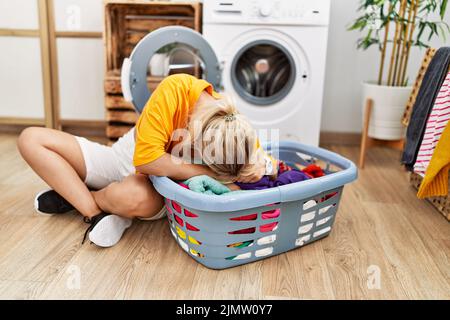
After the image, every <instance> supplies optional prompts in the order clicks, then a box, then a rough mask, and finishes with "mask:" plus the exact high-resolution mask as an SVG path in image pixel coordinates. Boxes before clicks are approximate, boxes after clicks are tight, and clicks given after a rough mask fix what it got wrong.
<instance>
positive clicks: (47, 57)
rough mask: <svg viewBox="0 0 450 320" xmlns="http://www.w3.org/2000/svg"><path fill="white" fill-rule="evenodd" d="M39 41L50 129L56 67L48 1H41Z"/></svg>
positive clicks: (51, 126)
mask: <svg viewBox="0 0 450 320" xmlns="http://www.w3.org/2000/svg"><path fill="white" fill-rule="evenodd" d="M38 6H39V30H40V31H39V38H40V39H39V40H40V48H41V64H42V80H43V88H42V89H43V95H44V113H45V126H46V127H48V128H54V127H55V124H56V122H55V106H54V100H53V92H52V90H53V87H52V69H53V68H55V67H56V65H53V64H52V60H51V59H52V56H51V52H50V36H49V32H48V30H49V13H48V7H47V1H46V0H39V1H38Z"/></svg>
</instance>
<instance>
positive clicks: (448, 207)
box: [409, 172, 450, 221]
mask: <svg viewBox="0 0 450 320" xmlns="http://www.w3.org/2000/svg"><path fill="white" fill-rule="evenodd" d="M422 180H423V179H422V177H421V176H420V175H418V174H417V173H414V172H411V173H410V178H409V181H410V183H411V185H412V186H413V187H414V188H415V189H417V190H419V187H420V184H421V183H422ZM449 186H450V180H449ZM427 200H428V201H429V202H430V203H431V204H432V205H433V206H434V207H435V208H436V209H437V210H438V211H439V212H440V213H441V214H442V215H443V216H444V217H445V218H446V219H447V220H448V221H450V195H447V196H445V197H431V198H427Z"/></svg>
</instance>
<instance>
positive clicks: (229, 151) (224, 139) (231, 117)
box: [187, 95, 259, 181]
mask: <svg viewBox="0 0 450 320" xmlns="http://www.w3.org/2000/svg"><path fill="white" fill-rule="evenodd" d="M187 129H188V130H189V134H190V138H191V141H190V143H191V146H192V147H193V148H194V150H195V152H198V151H199V150H198V148H201V152H200V153H201V159H202V161H203V163H204V164H206V165H207V166H208V167H210V168H211V169H212V170H213V171H214V172H215V173H216V174H218V175H219V176H221V177H227V178H228V179H230V181H232V180H235V179H236V178H237V177H238V176H241V175H247V174H248V173H249V171H251V168H252V164H253V163H254V162H255V161H257V160H256V158H255V157H257V156H258V154H259V153H258V152H257V148H256V145H257V137H256V131H255V130H254V128H253V127H252V126H251V124H250V123H249V122H248V120H247V119H246V118H245V116H244V115H242V114H240V113H239V112H238V110H237V109H236V106H235V103H234V101H233V100H232V99H231V97H230V96H227V95H223V98H222V99H219V100H215V101H214V100H211V101H208V102H207V103H204V104H201V105H198V106H196V108H195V109H194V111H193V113H192V114H191V116H190V118H189V124H188V127H187ZM219 152H221V153H219ZM218 153H219V154H218Z"/></svg>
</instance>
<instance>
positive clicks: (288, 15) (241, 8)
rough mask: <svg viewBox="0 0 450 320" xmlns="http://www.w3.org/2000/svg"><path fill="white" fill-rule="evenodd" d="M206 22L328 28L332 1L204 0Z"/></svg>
mask: <svg viewBox="0 0 450 320" xmlns="http://www.w3.org/2000/svg"><path fill="white" fill-rule="evenodd" d="M203 8H204V9H203V10H204V13H203V19H204V23H236V24H247V23H248V24H292V25H305V24H306V25H328V24H329V16H330V0H314V1H311V0H295V1H293V0H204V1H203Z"/></svg>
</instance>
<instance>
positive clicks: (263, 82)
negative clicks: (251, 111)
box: [230, 40, 297, 106]
mask: <svg viewBox="0 0 450 320" xmlns="http://www.w3.org/2000/svg"><path fill="white" fill-rule="evenodd" d="M230 72H231V82H232V85H233V87H234V90H235V92H236V93H237V94H238V95H239V96H240V97H241V98H242V99H243V100H245V101H246V102H248V103H250V104H252V105H255V106H267V105H273V104H275V103H277V102H279V101H281V100H283V99H284V98H285V97H286V96H287V95H288V94H289V92H290V91H291V90H292V88H293V86H294V83H295V77H296V73H297V70H296V68H295V62H294V59H293V57H292V55H291V54H290V53H289V51H288V50H286V49H285V48H284V47H283V46H282V45H280V44H279V43H277V42H274V41H271V40H257V41H253V42H250V43H248V44H247V45H245V46H244V47H242V48H241V49H240V50H239V51H238V52H237V54H236V55H235V58H234V59H233V62H232V65H231V70H230Z"/></svg>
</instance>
